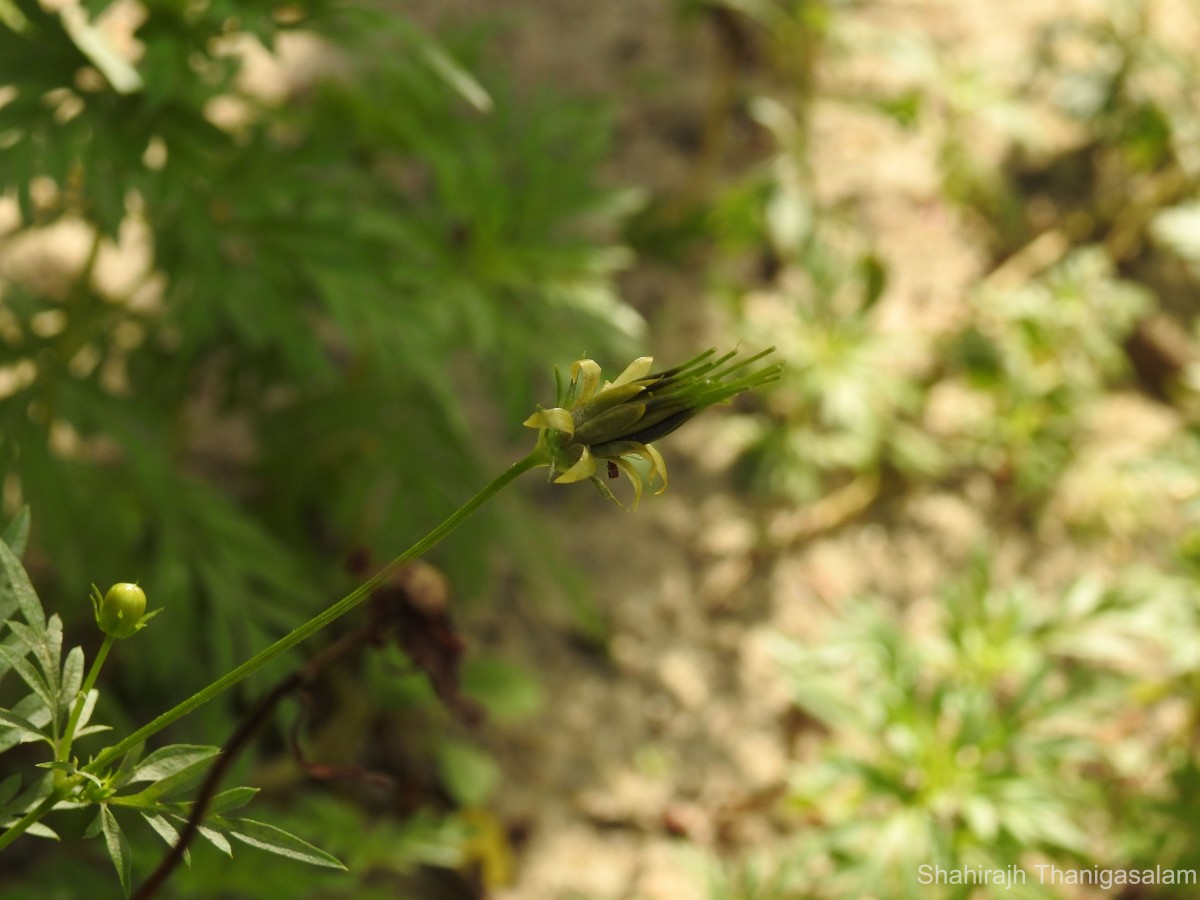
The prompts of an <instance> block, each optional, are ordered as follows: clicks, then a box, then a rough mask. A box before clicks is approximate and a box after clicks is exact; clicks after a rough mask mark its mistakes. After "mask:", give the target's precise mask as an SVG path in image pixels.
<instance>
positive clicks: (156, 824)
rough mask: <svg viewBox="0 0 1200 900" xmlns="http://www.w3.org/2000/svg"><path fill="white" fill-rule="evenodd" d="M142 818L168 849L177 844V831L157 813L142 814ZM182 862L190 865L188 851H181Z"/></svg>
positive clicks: (190, 855)
mask: <svg viewBox="0 0 1200 900" xmlns="http://www.w3.org/2000/svg"><path fill="white" fill-rule="evenodd" d="M142 818H143V819H145V820H146V824H147V825H149V826H150V827H151V828H153V829H154V832H155V834H157V835H158V836H159V837H160V838H162V839H163V840H164V841H166V842H167V846H168V847H174V846H175V845H176V844H178V843H179V830H178V829H177V828H176V827H175V826H174V825H172V824H171V823H170V822H168V821H167V820H166V819H165V818H163V817H162V816H160V815H159V814H158V813H147V812H144V813H142ZM183 861H184V862H185V863H187V864H188V865H189V866H190V865H191V864H192V852H191V851H190V850H184V851H183Z"/></svg>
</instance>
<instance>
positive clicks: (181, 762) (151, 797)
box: [129, 744, 221, 803]
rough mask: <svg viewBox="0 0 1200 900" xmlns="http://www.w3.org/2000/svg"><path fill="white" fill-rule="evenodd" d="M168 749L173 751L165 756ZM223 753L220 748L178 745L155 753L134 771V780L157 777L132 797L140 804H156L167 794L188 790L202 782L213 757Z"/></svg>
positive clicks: (132, 779)
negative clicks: (164, 753) (163, 754)
mask: <svg viewBox="0 0 1200 900" xmlns="http://www.w3.org/2000/svg"><path fill="white" fill-rule="evenodd" d="M164 751H172V752H171V755H169V756H161V755H160V754H162V753H163V752H164ZM220 752H221V749H220V748H219V747H204V746H194V745H190V744H175V745H173V746H171V747H164V748H163V749H162V750H159V751H156V752H155V753H151V754H150V755H149V756H148V757H146V759H145V761H144V762H143V763H142V764H141V765H140V766H138V768H137V769H136V770H135V771H134V773H133V777H132V778H130V781H146V780H147V779H148V778H151V777H153V778H157V780H156V781H155V782H154V783H153V784H151V785H150V786H149V787H148V788H146V789H145V790H144V791H141V792H139V793H137V794H134V795H132V796H131V797H129V799H130V800H136V801H138V802H140V803H156V802H158V801H159V800H162V799H163V798H164V797H170V796H171V795H172V794H178V793H180V792H181V791H186V790H187V789H188V788H191V787H193V786H195V785H196V784H197V783H199V781H200V780H201V779H202V778H203V777H204V772H205V770H206V769H207V768H208V767H209V764H210V763H211V762H212V759H213V757H215V756H216V755H217V754H218V753H220ZM162 773H170V774H162Z"/></svg>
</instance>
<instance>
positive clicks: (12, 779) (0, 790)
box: [0, 775, 21, 818]
mask: <svg viewBox="0 0 1200 900" xmlns="http://www.w3.org/2000/svg"><path fill="white" fill-rule="evenodd" d="M20 789H21V776H20V775H9V776H8V777H7V778H5V779H4V781H0V818H4V817H6V816H7V815H8V802H9V801H10V800H12V798H13V797H15V796H17V791H19V790H20Z"/></svg>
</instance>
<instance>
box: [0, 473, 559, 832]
mask: <svg viewBox="0 0 1200 900" xmlns="http://www.w3.org/2000/svg"><path fill="white" fill-rule="evenodd" d="M542 463H543V458H542V455H541V453H540V452H538V451H536V450H535V451H534V452H533V453H531V454H529V456H527V457H525V458H524V459H522V460H520V461H518V462H516V463H514V464H513V465H512V466H510V467H509V468H508V469H507V470H506V471H505V472H503V473H502V474H501V475H500V476H499V477H498V478H496V479H495V480H494V481H492V482H491V483H490V484H489V485H487V487H485V488H484V489H483V490H481V491H480V492H479V493H478V494H476V495H475V496H474V497H472V498H471V499H470V500H468V501H467V502H466V503H464V504H463V505H462V506H460V507H459V508H458V509H457V510H455V511H454V512H453V513H452V514H451V515H450V517H449V518H447V519H446V521H444V522H442V524H441V525H439V526H437V528H435V529H433V531H431V532H429V534H427V535H425V537H423V538H421V540H419V541H417V542H416V543H415V544H413V545H412V546H411V547H409V548H408V549H407V550H405V551H404V552H403V553H401V554H400V555H399V556H397V557H396V558H395V559H393V560H392V561H391V562H390V563H388V564H387V565H386V566H384V567H383V568H382V569H380V570H379V571H378V572H377V573H375V574H374V575H373V576H371V577H370V578H369V579H367V581H365V582H364V583H363V584H361V585H359V586H358V587H357V588H355V589H354V590H353V591H352V592H351V593H349V594H348V595H346V596H345V597H343V598H342V599H341V600H339V601H338V602H337V603H335V604H333V605H332V606H330V607H328V608H327V609H325V610H324V611H323V612H320V613H318V614H317V615H315V616H313V617H312V618H311V619H309V620H308V621H307V622H305V623H304V624H303V625H301V626H300V627H299V628H297V629H296V630H295V631H292V632H291V633H290V634H287V635H286V636H284V637H282V638H280V639H279V640H278V641H276V642H275V643H274V644H272V645H271V646H270V647H267V648H266V649H265V650H263V651H261V652H260V653H258V654H256V655H255V656H252V657H251V658H250V659H248V660H246V661H245V662H244V663H242V664H241V665H240V666H238V667H237V668H235V669H232V670H230V671H229V672H228V673H226V674H225V675H224V676H222V677H221V678H218V679H217V680H216V681H214V682H213V683H212V684H210V685H208V686H207V687H205V688H203V689H202V690H200V691H198V692H197V693H195V694H193V695H192V696H191V697H189V698H188V699H187V700H184V701H183V702H182V703H180V704H178V705H177V706H174V707H172V708H171V709H169V710H167V711H166V712H165V713H163V714H162V715H160V716H159V717H158V718H156V719H154V720H153V721H151V722H148V723H147V724H145V725H143V726H142V727H141V728H139V729H138V730H137V731H135V732H133V733H132V734H130V735H129V736H128V737H126V738H125V739H124V740H122V741H120V742H119V743H116V744H113V746H111V747H109V748H108V749H106V750H104V751H103V752H102V753H100V755H99V756H97V757H96V758H95V759H94V760H92V761H91V762H90V763H88V765H87V766H85V767H84V771H85V772H89V773H91V774H96V773H98V772H100V771H101V770H102V769H103V768H104V767H105V766H107V765H108V764H109V763H111V762H112V761H113V760H115V759H117V758H118V757H119V756H121V755H122V754H123V753H125V752H126V751H128V750H129V749H131V748H132V747H133V746H135V745H136V744H138V743H140V742H142V741H144V740H146V738H148V737H150V736H151V735H154V734H157V733H158V732H159V731H162V730H163V729H164V728H166V727H167V726H168V725H170V724H171V723H173V722H175V721H176V720H178V719H181V718H183V717H184V716H186V715H187V714H188V713H190V712H192V711H193V710H195V709H197V708H199V707H201V706H203V705H204V704H205V703H207V702H208V701H210V700H212V699H213V698H214V697H217V696H218V695H220V694H222V693H223V692H225V691H227V690H229V688H231V687H233V686H234V685H235V684H237V683H238V682H239V681H241V680H242V679H243V678H245V677H246V676H248V675H250V674H251V673H252V672H254V671H255V670H256V669H259V668H261V667H262V666H264V665H266V664H267V663H269V662H270V661H271V660H273V659H274V658H275V657H277V656H279V655H280V654H281V653H286V652H287V651H288V650H291V649H292V648H293V647H295V646H296V645H297V644H299V643H300V642H301V641H303V640H304V639H305V638H308V637H311V636H312V635H314V634H316V633H317V632H318V631H320V630H321V629H322V628H324V627H325V626H326V625H328V624H329V623H330V622H332V621H334V619H337V618H339V617H340V616H343V615H345V614H346V613H348V612H349V611H350V610H352V609H354V607H356V606H358V604H360V603H361V602H362V601H363V600H365V599H366V598H367V597H368V596H369V595H370V594H371V592H372V591H374V590H375V588H377V587H378V586H379V584H380V583H381V582H382V581H383V580H384V579H385V578H386V577H387V576H388V575H389V574H390V573H391V572H392V571H393V570H395V569H396V567H397V566H400V565H402V564H404V563H406V562H411V561H412V560H414V559H417V558H418V557H420V556H422V555H423V554H425V553H426V552H428V551H429V550H430V549H431V548H432V547H434V545H436V544H437V543H438V542H439V541H441V540H442V538H444V537H446V535H448V534H450V532H452V531H454V529H455V528H457V527H458V526H459V525H461V524H462V523H463V521H464V520H465V519H467V517H469V516H470V515H471V514H472V513H473V512H475V510H477V509H479V507H481V506H482V505H483V504H484V503H486V502H487V501H488V500H490V499H491V498H492V497H493V496H495V495H496V494H497V493H498V492H499V491H500V489H501V488H503V487H505V486H506V485H507V484H508V483H509V482H510V481H512V480H513V479H514V478H516V477H517V476H518V475H521V474H523V473H525V472H528V471H529V470H530V469H532V468H534V467H535V466H537V465H540V464H542ZM0 847H3V844H0Z"/></svg>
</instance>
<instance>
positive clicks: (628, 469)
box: [613, 459, 642, 511]
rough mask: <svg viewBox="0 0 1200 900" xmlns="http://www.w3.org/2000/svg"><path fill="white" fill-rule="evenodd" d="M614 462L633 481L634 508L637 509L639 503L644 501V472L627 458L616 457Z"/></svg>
mask: <svg viewBox="0 0 1200 900" xmlns="http://www.w3.org/2000/svg"><path fill="white" fill-rule="evenodd" d="M613 462H615V463H616V464H617V468H618V469H620V470H621V471H622V472H624V473H625V474H626V476H628V478H629V480H630V481H632V482H633V508H634V510H635V511H636V510H637V508H638V504H639V503H641V502H642V473H641V472H639V471H638V470H637V467H636V466H635V465H634V464H633V463H631V462H630V461H629V460H627V459H615V460H613Z"/></svg>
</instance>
